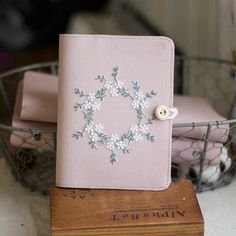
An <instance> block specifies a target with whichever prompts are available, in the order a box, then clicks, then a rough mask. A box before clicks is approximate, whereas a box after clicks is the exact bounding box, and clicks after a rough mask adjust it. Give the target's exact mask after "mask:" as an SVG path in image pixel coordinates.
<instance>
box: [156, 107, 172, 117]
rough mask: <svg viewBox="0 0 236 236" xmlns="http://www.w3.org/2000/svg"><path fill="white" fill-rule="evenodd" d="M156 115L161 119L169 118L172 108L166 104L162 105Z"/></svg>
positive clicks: (157, 109)
mask: <svg viewBox="0 0 236 236" xmlns="http://www.w3.org/2000/svg"><path fill="white" fill-rule="evenodd" d="M155 114H156V117H157V119H159V120H167V119H168V118H169V117H170V108H169V107H168V106H166V105H160V106H158V107H157V108H156V111H155Z"/></svg>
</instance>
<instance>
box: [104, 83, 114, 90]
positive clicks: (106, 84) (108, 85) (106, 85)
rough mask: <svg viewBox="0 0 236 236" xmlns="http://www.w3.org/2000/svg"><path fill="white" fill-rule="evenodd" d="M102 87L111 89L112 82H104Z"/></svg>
mask: <svg viewBox="0 0 236 236" xmlns="http://www.w3.org/2000/svg"><path fill="white" fill-rule="evenodd" d="M104 87H105V88H106V89H107V90H110V89H112V87H113V86H112V82H111V81H106V82H105V85H104Z"/></svg>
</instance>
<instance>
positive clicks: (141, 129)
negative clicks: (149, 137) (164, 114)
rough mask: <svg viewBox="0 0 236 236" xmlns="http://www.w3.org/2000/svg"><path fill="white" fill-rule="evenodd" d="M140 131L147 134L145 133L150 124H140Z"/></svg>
mask: <svg viewBox="0 0 236 236" xmlns="http://www.w3.org/2000/svg"><path fill="white" fill-rule="evenodd" d="M139 131H140V132H141V133H142V134H145V133H146V132H147V131H148V126H147V125H140V126H139Z"/></svg>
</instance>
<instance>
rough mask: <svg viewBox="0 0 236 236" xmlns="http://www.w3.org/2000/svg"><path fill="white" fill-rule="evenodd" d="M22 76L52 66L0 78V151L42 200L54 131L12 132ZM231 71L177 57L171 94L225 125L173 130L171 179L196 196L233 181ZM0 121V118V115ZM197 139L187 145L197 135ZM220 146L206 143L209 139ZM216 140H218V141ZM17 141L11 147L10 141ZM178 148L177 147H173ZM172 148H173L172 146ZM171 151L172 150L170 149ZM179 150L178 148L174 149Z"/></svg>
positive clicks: (52, 67)
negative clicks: (205, 106) (192, 99)
mask: <svg viewBox="0 0 236 236" xmlns="http://www.w3.org/2000/svg"><path fill="white" fill-rule="evenodd" d="M27 70H37V71H44V72H48V73H51V74H57V70H58V68H57V62H48V63H39V64H34V65H29V66H26V67H21V68H18V69H15V70H11V71H8V72H5V73H3V74H1V75H0V96H2V104H1V105H2V107H3V109H2V111H3V112H4V115H5V116H4V117H5V118H4V119H2V120H1V121H0V122H1V123H0V146H1V150H2V152H3V154H4V157H5V159H6V160H7V162H8V164H9V165H10V167H11V170H12V173H13V175H14V176H15V177H16V179H17V180H18V181H20V182H21V183H22V185H24V186H26V187H28V188H30V189H31V190H36V191H39V192H41V193H43V194H47V192H48V190H49V187H50V186H51V185H52V184H54V182H55V150H56V129H53V128H52V129H47V130H45V129H26V128H22V127H12V126H11V122H12V116H13V107H14V100H15V94H16V88H17V83H18V82H19V80H21V79H22V78H23V74H24V72H25V71H27ZM235 73H236V66H235V65H234V64H233V63H231V62H226V61H219V60H212V59H203V58H182V57H177V58H176V62H175V92H176V93H180V94H189V95H194V96H201V97H204V98H206V99H207V100H208V101H209V102H210V103H211V104H212V106H213V107H214V108H215V109H216V110H217V111H218V112H219V113H220V114H222V115H224V116H227V117H228V118H231V119H229V120H227V121H214V122H212V121H211V122H204V123H193V122H191V121H190V122H189V123H186V124H175V125H174V127H173V131H174V132H175V133H177V134H178V135H177V136H175V137H173V140H172V142H173V143H172V144H173V148H172V149H173V150H172V152H173V153H174V155H172V179H173V181H175V180H176V179H178V178H179V177H182V176H187V177H188V178H190V179H191V180H192V182H193V183H194V186H195V188H196V191H205V190H209V189H214V188H217V187H221V186H224V185H226V184H229V183H230V182H231V181H232V179H233V178H234V176H235V175H234V173H235V169H236V168H235V161H236V145H235V143H236V135H235V134H236V132H235V131H236V120H234V119H232V118H233V117H236V115H234V105H235V104H234V103H235V100H236V99H235V94H236V93H235V92H236V90H235V84H236V83H235V80H236V77H235ZM2 117H3V115H2ZM199 128H200V129H201V130H203V132H202V135H201V137H198V139H197V140H195V139H192V138H191V137H192V135H194V134H195V133H196V131H197V130H198V129H199ZM216 135H218V138H220V139H222V140H223V139H224V137H227V140H224V144H219V143H217V142H213V141H212V137H215V136H216ZM219 135H221V136H219ZM12 137H14V138H17V139H18V145H17V146H12V145H11V144H10V139H11V138H12ZM180 142H181V145H182V146H181V145H179V144H178V143H180ZM177 144H178V145H177ZM175 146H176V147H175ZM179 147H181V148H179Z"/></svg>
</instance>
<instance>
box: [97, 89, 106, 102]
mask: <svg viewBox="0 0 236 236" xmlns="http://www.w3.org/2000/svg"><path fill="white" fill-rule="evenodd" d="M106 91H107V90H106V89H105V88H101V89H100V90H98V91H97V93H96V95H95V97H96V98H97V99H100V100H101V101H102V100H103V99H104V98H105V97H106Z"/></svg>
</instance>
